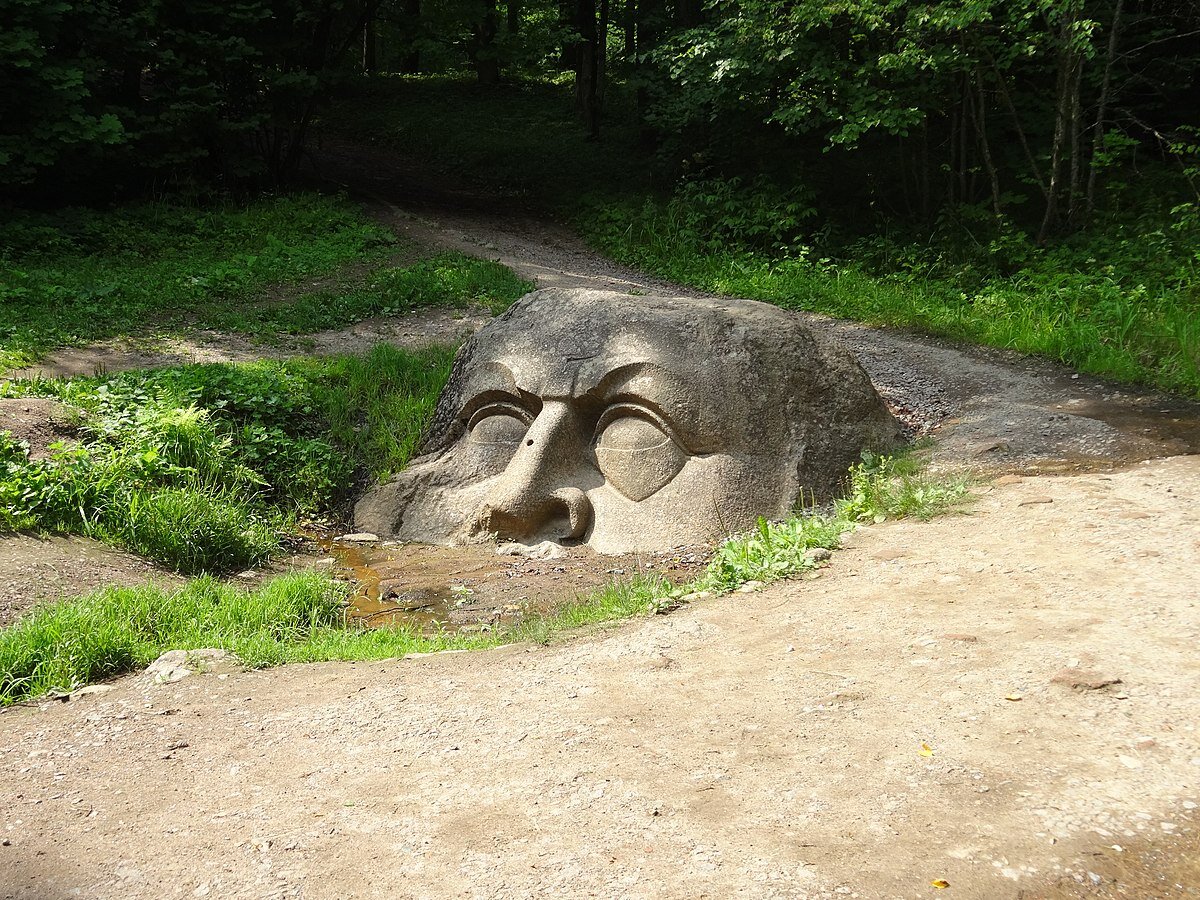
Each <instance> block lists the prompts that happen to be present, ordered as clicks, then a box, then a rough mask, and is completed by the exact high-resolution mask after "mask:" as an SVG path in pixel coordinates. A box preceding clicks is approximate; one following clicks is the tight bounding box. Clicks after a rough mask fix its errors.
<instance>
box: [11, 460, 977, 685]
mask: <svg viewBox="0 0 1200 900" xmlns="http://www.w3.org/2000/svg"><path fill="white" fill-rule="evenodd" d="M938 484H941V488H940V489H939V492H938V493H936V494H935V493H931V492H930V491H929V490H928V488H930V487H931V486H934V485H938ZM916 485H919V486H920V489H916V488H915V487H914V486H916ZM965 498H966V487H965V483H963V482H947V483H939V482H936V481H934V480H931V479H929V478H928V477H927V476H924V475H922V474H921V472H920V470H919V467H917V466H916V464H915V463H913V462H912V461H911V460H910V459H906V458H903V457H902V458H899V459H896V458H890V457H884V458H875V457H867V458H866V459H864V462H863V463H862V464H861V465H858V466H855V467H854V468H853V469H852V470H851V473H850V476H849V490H848V492H847V498H846V500H845V501H843V502H842V503H840V504H838V505H837V506H836V508H835V512H834V513H833V514H832V515H818V514H812V513H810V514H803V515H797V516H795V517H792V518H790V519H788V520H786V521H783V522H778V523H768V522H766V521H761V522H760V523H759V525H758V527H757V528H756V529H754V530H753V531H751V532H749V533H748V534H745V535H741V536H738V537H735V538H732V539H730V540H728V541H726V542H725V543H724V544H723V545H722V546H721V547H719V548H718V549H717V551H716V553H715V554H714V556H713V559H712V561H711V563H710V564H709V566H708V568H707V569H706V570H705V572H704V573H703V574H702V575H701V576H700V577H699V578H697V579H694V580H693V581H691V582H688V583H686V584H682V585H671V584H670V583H669V582H668V581H667V580H666V579H664V578H663V577H662V576H661V575H657V574H648V575H637V576H634V577H632V578H629V579H624V580H620V581H614V582H612V583H610V584H609V585H607V586H606V587H604V588H602V589H601V590H599V591H597V592H595V593H594V594H591V595H589V596H585V597H582V598H579V599H577V600H575V601H573V602H570V603H567V604H564V605H562V606H560V607H559V608H558V609H557V610H555V611H554V612H552V613H550V614H548V615H546V616H540V617H534V618H531V619H529V620H528V621H526V622H523V623H521V624H520V625H517V626H513V627H508V628H498V629H494V630H492V631H488V632H471V633H461V632H439V633H435V634H423V633H420V632H418V631H416V630H415V629H413V628H408V627H391V628H379V629H364V628H361V627H357V626H348V625H347V623H346V619H345V600H346V597H347V596H348V587H347V585H345V584H343V583H341V582H337V581H334V580H331V579H330V578H329V577H328V576H325V575H323V574H318V573H296V574H291V575H285V576H280V577H278V578H275V579H273V580H271V581H270V582H268V583H267V584H265V585H264V586H263V587H261V588H258V589H257V590H253V591H247V590H243V589H241V588H239V587H238V586H236V585H232V584H227V583H222V582H220V581H217V580H215V579H213V578H211V577H203V578H199V579H196V580H193V581H190V582H188V583H187V584H185V585H184V586H183V587H181V588H179V589H177V590H164V589H163V588H159V587H156V586H153V585H147V586H144V587H136V588H117V587H113V588H108V589H106V590H102V591H99V592H97V593H94V594H90V595H88V596H86V597H82V598H79V599H75V600H69V601H62V602H58V603H53V604H47V605H44V606H41V607H38V608H36V609H35V610H34V611H33V612H31V613H30V614H29V615H27V616H26V617H25V618H23V619H21V620H19V621H18V622H17V623H16V624H14V625H12V626H10V627H8V628H5V629H0V705H8V704H11V703H15V702H19V701H21V700H25V699H29V698H33V697H38V696H41V695H43V694H46V693H49V692H52V691H70V690H73V689H74V688H77V687H79V686H80V685H83V684H87V683H88V682H92V681H97V680H101V679H104V678H110V677H114V676H117V675H122V674H125V673H128V672H132V671H136V670H137V669H140V668H143V667H145V666H146V665H148V664H149V663H150V662H151V661H153V660H154V659H155V658H156V657H158V656H159V655H160V654H162V653H163V652H165V651H167V650H191V649H200V648H218V649H223V650H228V651H230V652H232V653H234V654H236V655H237V656H238V657H239V658H240V659H241V660H242V661H243V662H244V663H245V664H247V665H249V666H255V667H257V666H274V665H281V664H283V663H291V662H324V661H330V660H368V659H387V658H392V657H398V656H404V655H406V654H409V653H430V652H437V651H441V650H477V649H484V648H488V647H495V646H498V645H500V644H506V643H513V642H518V641H537V642H542V643H545V642H548V641H549V640H550V639H551V638H552V637H553V636H554V635H556V634H558V633H561V632H563V631H566V630H570V629H575V628H580V627H583V626H588V625H597V624H601V623H604V622H609V621H614V620H619V619H627V618H630V617H632V616H637V615H644V614H647V613H653V612H666V611H668V610H670V609H672V608H674V607H675V606H678V605H679V604H680V603H681V602H683V601H682V598H684V597H686V596H687V595H688V594H692V593H694V592H698V591H711V592H724V591H730V590H734V589H736V588H737V587H739V586H740V585H743V584H746V583H747V582H749V581H758V582H771V581H776V580H779V579H781V578H788V577H792V576H795V575H798V574H801V573H803V572H806V571H808V570H810V569H813V568H815V567H817V566H818V565H820V564H821V563H820V562H819V560H818V559H817V558H815V557H813V556H811V555H809V553H808V551H810V550H813V549H815V548H831V549H832V548H835V547H837V546H838V543H839V541H840V538H841V535H842V534H843V533H844V532H846V531H848V530H851V529H853V528H856V527H858V523H859V522H878V521H882V520H883V519H884V518H887V517H891V516H904V515H918V516H921V517H928V516H931V515H935V514H938V513H942V512H946V511H948V510H951V509H953V508H956V507H957V506H958V505H960V504H961V503H962V502H963V501H964V500H965Z"/></svg>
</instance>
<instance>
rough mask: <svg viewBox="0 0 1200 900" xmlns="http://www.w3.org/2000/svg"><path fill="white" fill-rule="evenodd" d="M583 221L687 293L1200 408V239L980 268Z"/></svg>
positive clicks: (882, 244)
mask: <svg viewBox="0 0 1200 900" xmlns="http://www.w3.org/2000/svg"><path fill="white" fill-rule="evenodd" d="M578 221H579V224H580V226H581V228H583V229H584V230H585V231H586V232H587V233H588V235H589V237H590V238H591V239H592V240H593V241H594V242H595V243H596V244H597V245H598V246H599V247H600V248H601V249H603V250H604V251H605V252H606V253H608V254H609V255H611V256H612V257H614V258H615V259H617V260H619V261H621V262H624V263H627V264H629V265H633V266H636V267H638V268H641V269H643V270H645V271H647V272H651V273H653V274H655V275H658V276H660V277H664V278H668V279H670V280H672V281H675V282H678V283H680V284H687V285H691V286H693V287H697V288H700V289H702V290H708V291H712V292H714V293H718V294H725V295H730V296H738V297H748V298H751V299H754V300H762V301H765V302H768V303H773V304H775V305H777V306H781V307H784V308H787V309H797V310H805V311H810V312H819V313H825V314H827V315H833V316H839V317H844V318H849V319H855V320H857V321H861V322H867V323H870V324H874V325H893V326H901V327H906V328H915V329H918V330H920V331H924V332H927V333H930V334H935V335H941V336H944V337H948V338H951V339H954V340H961V341H967V342H970V343H976V344H986V345H990V346H993V347H1001V348H1005V349H1011V350H1017V351H1020V352H1022V353H1031V354H1037V355H1040V356H1046V357H1049V358H1051V359H1054V360H1056V361H1058V362H1061V363H1064V364H1066V365H1068V366H1071V367H1072V368H1074V369H1076V370H1078V371H1081V372H1088V373H1091V374H1094V375H1100V376H1103V377H1107V378H1112V379H1116V380H1118V381H1126V382H1142V383H1146V384H1151V385H1154V386H1156V387H1158V388H1161V389H1163V390H1168V391H1175V392H1179V393H1182V394H1186V395H1188V396H1192V397H1200V287H1198V285H1200V271H1197V265H1198V264H1200V260H1198V258H1197V256H1196V253H1195V243H1196V240H1197V236H1196V234H1195V233H1194V229H1191V230H1187V229H1183V230H1174V231H1173V230H1172V229H1171V228H1170V227H1169V226H1167V225H1166V224H1165V223H1164V221H1162V220H1159V219H1155V218H1153V217H1151V218H1150V219H1149V220H1146V221H1141V220H1139V221H1135V222H1131V223H1121V224H1113V225H1111V226H1110V232H1108V233H1101V234H1093V235H1090V236H1086V235H1085V236H1082V237H1080V238H1078V239H1077V240H1076V241H1075V242H1074V243H1068V244H1063V245H1060V246H1058V247H1055V248H1037V247H1034V246H1033V245H1032V244H1031V242H1029V241H1028V239H1027V238H1024V237H1023V236H1021V235H1019V234H1016V233H1009V234H1007V235H1003V236H1001V237H998V238H996V239H995V240H993V241H992V242H991V243H990V244H988V245H987V246H986V247H983V248H982V249H980V248H976V250H977V252H976V254H975V256H974V257H973V258H972V257H970V256H969V255H963V254H962V253H960V252H959V251H957V250H956V251H953V252H951V250H949V249H947V248H946V247H945V246H939V245H938V243H937V242H936V241H933V242H928V241H927V244H926V245H925V246H920V245H917V244H915V243H914V244H904V243H903V242H900V243H897V242H893V241H890V240H886V239H883V238H875V239H866V240H862V241H859V242H857V243H856V244H853V245H851V246H849V247H847V248H845V249H844V250H843V253H842V254H841V255H843V256H844V258H845V260H847V261H840V262H839V261H835V260H832V259H818V258H815V254H813V253H811V252H807V251H805V250H804V249H803V248H801V249H793V250H792V251H789V252H788V253H784V254H778V253H770V252H763V251H753V250H748V249H737V248H736V247H729V248H725V249H717V248H713V247H712V246H710V245H708V244H707V243H705V242H703V241H702V240H699V239H698V238H697V236H696V235H695V234H694V233H693V231H692V229H690V228H689V227H685V226H684V225H683V224H681V223H682V214H680V213H679V212H678V211H675V212H673V211H672V207H671V205H670V204H657V203H653V202H646V203H644V204H642V205H641V206H621V205H619V204H610V205H608V206H605V207H603V209H602V210H601V211H599V212H595V211H593V212H592V213H589V214H587V215H586V216H581V217H580V218H579V220H578ZM1013 245H1015V246H1013ZM849 260H854V261H853V262H851V261H849Z"/></svg>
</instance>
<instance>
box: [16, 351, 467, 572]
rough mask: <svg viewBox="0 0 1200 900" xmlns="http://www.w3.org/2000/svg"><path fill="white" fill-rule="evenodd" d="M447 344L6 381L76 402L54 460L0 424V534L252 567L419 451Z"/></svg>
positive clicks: (168, 559) (446, 364)
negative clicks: (65, 536)
mask: <svg viewBox="0 0 1200 900" xmlns="http://www.w3.org/2000/svg"><path fill="white" fill-rule="evenodd" d="M452 359H453V351H451V350H450V349H446V348H434V349H430V350H425V351H421V352H419V353H406V352H404V351H402V350H398V349H396V348H393V347H390V346H387V345H380V346H379V347H376V348H375V350H373V351H372V352H371V353H370V354H368V355H366V356H363V357H353V356H344V357H327V358H322V359H308V360H294V361H290V362H286V363H278V362H264V363H255V364H249V365H211V366H184V367H178V368H171V369H159V370H150V371H139V372H126V373H122V374H119V375H115V376H111V377H106V378H98V379H77V380H74V381H40V382H19V383H13V384H10V385H9V386H8V388H7V390H8V392H10V393H12V392H24V393H26V394H38V395H42V396H52V397H55V398H57V399H59V400H61V401H63V402H64V403H66V404H68V406H69V407H70V408H72V409H73V410H75V412H76V415H77V416H78V420H79V437H80V444H79V446H75V447H69V448H67V447H61V448H59V449H58V450H57V451H56V452H55V453H53V454H52V456H51V457H50V458H49V459H43V460H30V459H28V457H27V453H26V448H24V447H20V446H18V445H16V444H14V443H13V441H12V440H11V439H8V438H5V437H4V436H3V435H0V530H6V531H14V530H20V529H34V528H36V529H42V530H46V531H56V532H71V533H78V534H86V535H92V536H94V537H98V538H100V539H103V540H107V541H110V542H112V543H115V544H118V545H120V546H124V547H127V548H129V549H131V550H133V551H135V552H138V553H141V554H143V555H145V556H148V557H149V558H151V559H154V560H155V561H157V562H159V563H162V564H163V565H166V566H169V567H171V568H173V569H175V570H177V571H180V572H184V573H189V574H190V573H197V572H227V571H231V570H235V569H238V568H244V567H246V566H249V565H254V564H256V563H258V562H260V561H262V560H263V559H265V558H267V557H268V556H269V555H270V554H271V553H273V552H274V551H276V550H277V549H278V546H279V538H278V536H279V534H280V533H281V532H283V531H284V530H286V529H287V528H288V527H289V526H290V523H291V521H292V520H293V518H294V517H295V516H296V515H298V514H303V515H308V516H319V515H329V514H331V513H333V512H335V511H336V509H337V507H338V505H339V504H341V503H343V502H344V501H345V500H346V499H347V497H348V496H349V493H350V491H351V489H352V487H353V486H354V485H355V484H356V483H358V482H359V481H361V480H366V479H379V478H384V477H386V476H388V475H390V474H391V473H393V472H395V471H398V470H399V469H400V468H402V467H403V466H404V465H405V464H406V463H407V462H408V460H409V458H410V457H411V455H412V453H413V452H414V450H415V448H416V446H417V443H418V439H419V437H420V434H421V432H422V430H423V428H424V425H425V422H426V421H427V419H428V417H429V416H430V415H431V414H432V411H433V406H434V404H435V402H436V400H437V396H438V394H439V393H440V391H441V388H442V385H443V384H444V383H445V380H446V378H447V377H448V376H449V371H450V364H451V362H452Z"/></svg>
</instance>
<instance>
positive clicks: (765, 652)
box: [0, 457, 1200, 898]
mask: <svg viewBox="0 0 1200 900" xmlns="http://www.w3.org/2000/svg"><path fill="white" fill-rule="evenodd" d="M1198 536H1200V458H1197V457H1187V458H1177V459H1171V460H1164V461H1159V462H1154V463H1149V464H1145V465H1139V466H1136V467H1134V468H1132V469H1130V470H1128V471H1126V472H1121V473H1117V474H1113V475H1103V474H1098V473H1092V474H1088V475H1083V476H1077V477H1072V478H1065V477H1041V478H1037V479H1026V480H1022V481H1020V482H1019V483H1016V484H1006V485H1004V486H1001V487H998V488H996V489H995V490H993V491H992V492H990V493H987V494H985V495H984V496H983V497H982V498H981V500H980V502H979V503H978V505H977V508H976V510H975V511H974V513H973V514H972V515H971V516H970V517H968V518H946V519H942V520H938V521H935V522H933V523H930V524H916V523H898V524H891V525H886V526H881V527H875V528H871V529H869V530H867V531H864V532H861V533H860V534H859V535H857V536H856V538H855V540H853V541H852V547H851V549H849V550H847V551H846V552H844V553H842V554H839V555H838V556H837V557H836V558H835V564H834V565H833V566H832V567H831V568H830V569H828V570H827V571H826V574H825V575H824V577H823V578H821V579H819V580H816V581H808V582H798V583H791V584H783V585H780V586H778V587H775V588H773V589H771V590H768V591H764V592H762V593H759V594H754V595H741V594H737V595H733V596H730V597H727V598H723V599H720V600H717V601H713V602H709V603H705V604H702V605H699V606H697V607H693V608H689V609H686V610H683V611H681V612H680V613H678V614H675V615H672V616H669V617H665V618H662V617H660V618H652V619H648V620H642V621H638V622H632V623H629V624H626V625H623V626H620V627H618V628H614V629H612V630H609V631H604V632H600V633H597V634H593V635H591V636H583V637H578V638H576V639H574V640H571V641H569V642H568V643H565V644H563V645H560V646H555V647H551V648H538V647H513V648H509V649H506V650H501V651H498V652H493V653H487V654H478V655H469V654H460V655H443V656H438V657H433V658H424V659H419V660H408V661H394V662H386V663H377V664H357V665H345V664H344V665H322V666H311V667H292V668H287V669H281V670H275V671H265V672H252V673H244V674H235V675H231V676H229V677H227V678H218V677H216V676H204V677H197V678H192V679H188V680H186V681H183V682H180V683H177V684H173V685H165V686H157V685H153V684H149V683H147V682H146V680H145V679H144V678H130V679H125V680H124V681H122V682H120V683H119V684H117V685H116V686H115V687H114V689H113V690H111V691H110V692H108V693H104V694H100V695H96V696H89V697H86V698H82V699H80V700H78V701H74V702H71V703H68V704H58V703H54V704H49V705H47V706H46V707H44V708H42V709H17V710H13V711H10V712H8V713H6V714H4V715H3V716H0V784H2V785H3V788H0V791H2V793H0V798H2V800H3V809H4V817H5V822H4V832H3V834H4V842H5V845H4V846H3V847H0V859H2V860H3V868H2V870H0V871H3V873H4V874H3V875H0V879H3V880H4V883H5V885H6V887H7V894H6V895H7V896H10V897H39V898H50V897H67V896H85V897H94V898H108V897H111V898H131V897H192V896H213V897H217V896H220V897H300V896H304V897H313V898H324V897H389V898H390V897H445V896H479V897H529V896H563V897H581V896H598V897H653V898H659V897H701V896H711V897H729V896H735V895H736V896H747V897H839V896H850V897H854V896H857V897H863V898H879V897H927V896H933V895H935V894H938V891H937V889H936V888H934V887H932V886H931V881H933V880H935V879H945V880H946V881H948V882H949V883H950V888H948V889H946V891H945V896H947V897H1016V896H1024V897H1042V896H1047V895H1053V896H1075V890H1076V888H1077V882H1078V881H1079V880H1082V882H1083V884H1084V885H1086V887H1087V888H1088V893H1087V895H1089V896H1093V895H1094V896H1128V897H1166V896H1194V895H1195V892H1196V890H1197V881H1196V880H1195V879H1196V877H1197V875H1198V874H1200V873H1198V872H1197V869H1196V868H1195V865H1194V862H1195V859H1196V856H1195V855H1194V853H1195V850H1196V849H1197V848H1198V847H1200V845H1198V843H1197V841H1196V832H1195V831H1194V828H1195V824H1196V818H1195V813H1194V810H1195V805H1196V803H1197V802H1198V801H1200V734H1197V731H1196V727H1197V723H1200V661H1198V660H1197V657H1196V652H1195V648H1196V646H1197V642H1198V641H1200V611H1198V604H1200V584H1198V583H1197V580H1196V578H1195V572H1196V571H1197V568H1198V567H1200V540H1198ZM1073 683H1074V684H1079V685H1081V687H1079V688H1077V689H1076V688H1072V686H1071V685H1072V684H1073ZM1101 685H1103V686H1101ZM925 748H928V749H925ZM1118 848H1119V849H1118ZM1152 852H1153V853H1157V854H1159V856H1158V857H1156V859H1163V858H1165V859H1166V860H1167V862H1166V863H1156V864H1155V865H1154V866H1153V867H1152V868H1150V869H1149V870H1147V869H1146V868H1145V867H1141V868H1139V866H1138V861H1139V860H1143V859H1145V858H1146V857H1147V854H1150V853H1152ZM1189 860H1191V862H1190V863H1189ZM1189 865H1190V866H1191V867H1190V868H1188V866H1189ZM1172 866H1174V869H1172ZM1116 872H1123V873H1125V874H1124V875H1123V878H1125V879H1126V880H1125V881H1124V883H1123V887H1119V886H1117V885H1114V884H1113V883H1112V882H1111V880H1110V879H1111V878H1112V876H1113V873H1116ZM1130 872H1140V873H1141V874H1140V875H1135V876H1131V875H1129V874H1128V873H1130ZM1170 877H1174V878H1177V879H1179V878H1183V879H1188V880H1186V881H1184V882H1182V883H1183V884H1184V885H1185V887H1178V888H1172V887H1171V884H1170V883H1169V882H1167V883H1159V879H1160V878H1170ZM1130 878H1135V879H1136V878H1140V879H1141V880H1140V881H1138V880H1135V881H1130V880H1129V879H1130ZM1060 882H1061V883H1060ZM1189 890H1190V891H1191V893H1189ZM1022 891H1024V893H1021V892H1022Z"/></svg>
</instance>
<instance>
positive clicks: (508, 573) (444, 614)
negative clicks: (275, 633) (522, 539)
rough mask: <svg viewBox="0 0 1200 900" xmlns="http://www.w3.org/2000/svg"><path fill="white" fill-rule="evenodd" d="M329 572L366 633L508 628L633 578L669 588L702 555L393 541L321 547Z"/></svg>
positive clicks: (698, 565)
mask: <svg viewBox="0 0 1200 900" xmlns="http://www.w3.org/2000/svg"><path fill="white" fill-rule="evenodd" d="M322 546H323V548H324V549H325V552H327V553H328V554H329V558H330V559H331V560H332V569H333V574H334V575H336V576H340V577H342V578H345V579H346V580H348V581H352V582H354V583H355V584H356V585H357V587H356V589H355V593H354V595H353V596H352V597H351V599H350V606H349V609H348V610H347V618H348V619H349V620H350V621H351V622H354V623H357V624H359V625H361V626H364V627H368V628H379V627H384V626H394V625H407V626H410V627H414V628H417V629H419V630H421V631H423V632H427V633H428V632H435V631H479V630H487V629H490V628H493V627H496V626H498V625H512V624H516V623H519V622H521V621H522V620H523V619H525V618H528V617H530V616H537V615H544V614H547V613H552V612H553V611H554V610H555V609H556V608H558V607H561V606H563V605H565V604H568V603H571V602H573V601H575V600H577V599H579V598H580V597H585V596H587V595H588V594H590V593H592V592H594V591H596V590H597V589H598V588H601V587H603V586H604V585H606V584H608V583H609V582H611V581H613V580H614V579H620V578H628V577H630V576H632V575H635V574H637V573H639V572H641V573H646V574H649V573H652V572H658V573H661V574H662V575H664V576H665V577H666V578H668V579H669V580H671V581H672V582H681V581H686V580H689V579H691V578H694V577H695V576H696V575H697V574H698V573H699V571H700V570H701V569H703V568H704V566H705V564H706V563H707V560H708V553H707V551H706V550H705V549H703V548H699V549H684V550H676V551H671V552H668V553H646V554H637V555H625V556H600V555H598V554H596V553H593V552H592V551H591V550H589V549H588V548H587V547H570V548H565V550H566V552H565V555H563V556H561V557H559V558H556V559H536V558H530V557H525V556H510V555H502V554H500V553H498V552H497V550H496V548H495V547H494V546H489V545H484V546H472V547H438V546H431V545H428V544H404V543H395V542H364V543H359V542H353V543H346V542H341V541H337V540H332V541H323V542H322Z"/></svg>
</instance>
